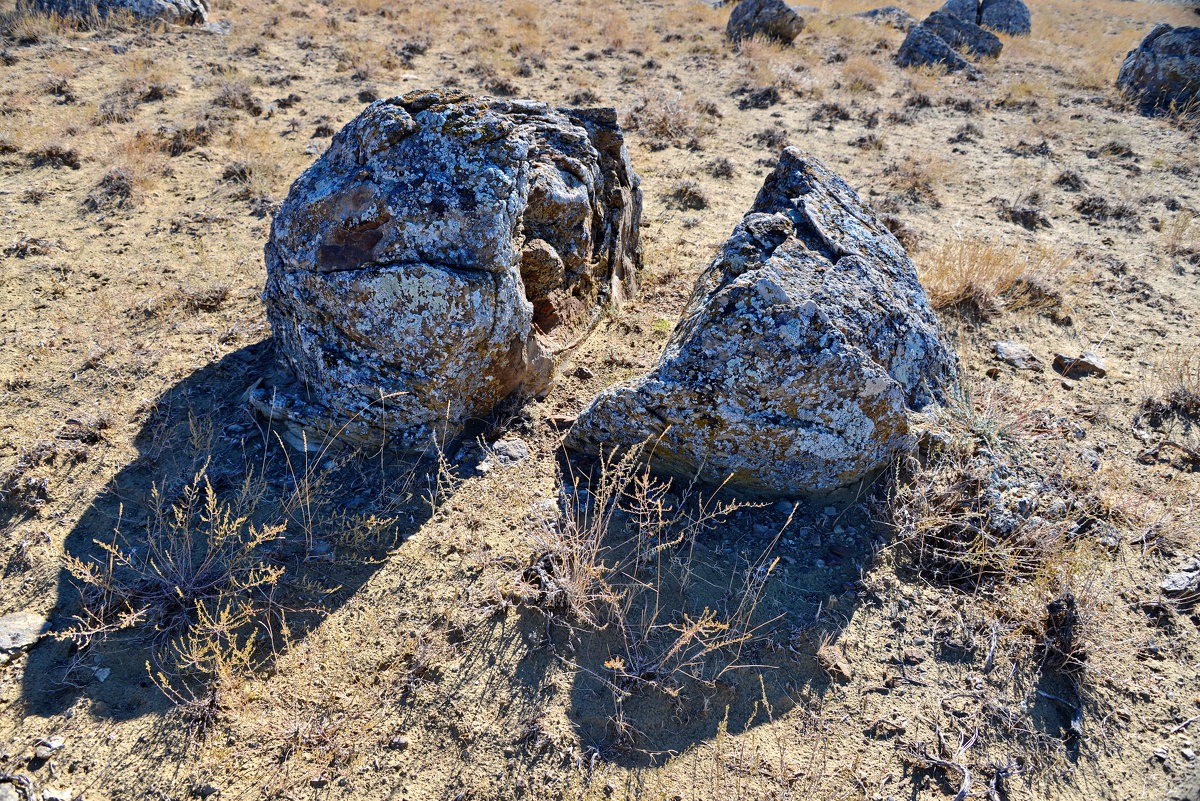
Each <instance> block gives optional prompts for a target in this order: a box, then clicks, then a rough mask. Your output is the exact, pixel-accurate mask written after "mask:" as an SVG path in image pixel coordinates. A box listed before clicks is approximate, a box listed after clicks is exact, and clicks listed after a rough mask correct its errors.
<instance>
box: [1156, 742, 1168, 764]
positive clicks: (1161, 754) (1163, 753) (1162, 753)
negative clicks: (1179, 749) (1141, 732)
mask: <svg viewBox="0 0 1200 801" xmlns="http://www.w3.org/2000/svg"><path fill="white" fill-rule="evenodd" d="M1154 756H1156V757H1158V759H1159V760H1160V761H1162V762H1166V761H1167V757H1168V756H1169V754H1168V753H1167V749H1165V748H1163V747H1162V746H1159V747H1158V748H1155V749H1154Z"/></svg>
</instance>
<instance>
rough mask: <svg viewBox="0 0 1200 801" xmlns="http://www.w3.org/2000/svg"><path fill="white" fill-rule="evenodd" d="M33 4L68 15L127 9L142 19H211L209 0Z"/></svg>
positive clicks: (61, 0) (82, 0)
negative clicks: (209, 15)
mask: <svg viewBox="0 0 1200 801" xmlns="http://www.w3.org/2000/svg"><path fill="white" fill-rule="evenodd" d="M33 7H34V8H36V9H38V10H39V11H45V12H53V13H56V14H61V15H63V16H65V17H79V16H86V15H89V14H100V15H105V14H110V13H114V12H122V11H128V12H129V13H130V14H132V15H133V16H135V17H138V18H140V19H163V20H167V21H169V22H179V23H186V24H193V25H198V24H201V23H204V22H207V21H208V0H35V2H34V3H33Z"/></svg>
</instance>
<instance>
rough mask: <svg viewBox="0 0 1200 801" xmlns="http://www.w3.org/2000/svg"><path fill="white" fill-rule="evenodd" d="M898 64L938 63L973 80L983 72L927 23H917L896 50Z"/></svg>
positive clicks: (947, 69)
mask: <svg viewBox="0 0 1200 801" xmlns="http://www.w3.org/2000/svg"><path fill="white" fill-rule="evenodd" d="M896 64H897V66H900V67H925V66H933V65H938V66H941V67H943V68H944V69H945V70H946V71H947V72H961V73H963V74H964V75H966V76H967V77H968V78H970V79H971V80H979V79H980V78H982V77H983V73H981V72H980V71H979V69H978V68H976V67H975V66H974V65H973V64H971V62H969V61H967V60H966V59H965V58H963V57H962V56H961V55H959V53H958V51H957V50H955V49H954V48H953V47H951V46H950V45H949V44H947V43H946V40H945V39H943V38H942V37H940V36H938V35H937V34H936V33H934V32H933V29H932V28H929V27H928V26H926V25H923V24H922V25H917V26H915V27H914V28H912V29H911V30H910V31H909V32H908V36H905V37H904V41H903V42H901V43H900V49H899V50H897V51H896Z"/></svg>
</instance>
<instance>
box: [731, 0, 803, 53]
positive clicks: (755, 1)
mask: <svg viewBox="0 0 1200 801" xmlns="http://www.w3.org/2000/svg"><path fill="white" fill-rule="evenodd" d="M803 31H804V18H803V17H801V16H800V15H799V14H797V13H796V12H795V11H794V10H792V7H791V6H789V5H788V4H787V3H785V2H783V0H742V1H741V2H740V3H738V4H737V5H736V6H734V9H733V12H732V13H731V14H730V15H729V22H728V24H726V26H725V36H726V37H728V38H729V41H731V42H740V41H741V40H742V39H749V38H750V37H752V36H762V37H765V38H767V39H774V40H775V41H779V42H784V43H785V44H791V42H792V40H794V39H795V38H796V37H797V36H799V35H800V34H801V33H802V32H803Z"/></svg>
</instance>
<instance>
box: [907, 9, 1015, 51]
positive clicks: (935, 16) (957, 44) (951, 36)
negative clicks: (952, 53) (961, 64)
mask: <svg viewBox="0 0 1200 801" xmlns="http://www.w3.org/2000/svg"><path fill="white" fill-rule="evenodd" d="M921 24H922V25H924V26H925V27H926V28H928V29H929V30H931V31H933V32H934V33H935V34H937V35H938V36H939V37H940V38H941V39H942V40H943V41H944V42H945V43H946V44H948V45H950V46H951V47H953V48H954V49H955V50H958V51H959V52H966V53H967V54H969V55H972V56H984V57H987V58H996V57H997V56H999V55H1000V51H1001V50H1002V49H1003V48H1004V45H1003V44H1002V43H1001V42H1000V39H999V37H997V36H996V34H994V33H991V32H989V31H985V30H984V29H983V28H981V27H979V26H978V25H976V24H975V23H973V22H967V21H966V20H964V19H959V18H958V17H956V16H954V15H953V14H946V13H944V12H941V11H935V12H933V13H932V14H930V15H929V16H928V17H926V19H925V21H924V22H922V23H921Z"/></svg>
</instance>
